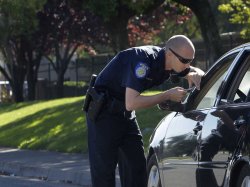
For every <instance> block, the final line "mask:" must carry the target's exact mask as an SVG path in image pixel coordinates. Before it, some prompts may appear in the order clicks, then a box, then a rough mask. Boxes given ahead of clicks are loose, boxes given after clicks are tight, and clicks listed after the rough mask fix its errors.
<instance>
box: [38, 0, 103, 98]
mask: <svg viewBox="0 0 250 187" xmlns="http://www.w3.org/2000/svg"><path fill="white" fill-rule="evenodd" d="M39 16H40V23H41V28H43V32H45V33H48V42H47V47H46V48H47V49H48V51H47V52H46V55H45V56H46V58H47V59H48V60H49V61H50V63H51V64H52V67H53V68H54V70H55V71H56V73H57V84H56V85H57V97H63V81H64V74H65V72H66V70H67V68H68V65H69V63H70V61H71V58H72V56H73V55H74V53H75V52H76V50H77V49H78V48H79V47H80V46H81V47H82V48H84V49H86V50H91V49H92V46H93V45H94V44H95V43H104V42H108V35H107V34H106V32H105V30H104V28H103V27H102V24H101V22H100V20H99V19H98V17H96V16H94V15H93V14H92V13H91V12H89V11H87V10H85V9H84V8H83V3H82V2H81V1H77V0H73V1H68V0H48V1H47V3H46V5H45V6H44V9H43V10H42V11H41V12H40V13H39Z"/></svg>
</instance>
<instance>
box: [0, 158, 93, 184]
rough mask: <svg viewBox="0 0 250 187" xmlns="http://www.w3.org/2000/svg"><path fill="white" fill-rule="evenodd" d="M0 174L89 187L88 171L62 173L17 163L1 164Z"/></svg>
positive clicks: (57, 170) (56, 170)
mask: <svg viewBox="0 0 250 187" xmlns="http://www.w3.org/2000/svg"><path fill="white" fill-rule="evenodd" d="M0 172H1V173H3V174H5V175H13V176H23V177H31V178H38V179H41V180H48V181H61V182H65V183H69V184H76V185H82V186H84V187H91V179H90V177H89V176H88V175H89V171H86V172H77V171H73V172H72V171H66V169H65V170H64V171H62V170H59V169H51V168H40V167H34V166H29V165H25V164H22V163H19V162H1V161H0Z"/></svg>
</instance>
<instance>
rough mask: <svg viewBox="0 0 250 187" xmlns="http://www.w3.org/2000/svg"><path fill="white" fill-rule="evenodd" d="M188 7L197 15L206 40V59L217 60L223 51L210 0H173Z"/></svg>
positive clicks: (211, 61)
mask: <svg viewBox="0 0 250 187" xmlns="http://www.w3.org/2000/svg"><path fill="white" fill-rule="evenodd" d="M173 1H175V2H177V3H180V4H182V5H184V6H186V7H189V8H190V9H191V10H192V12H193V13H194V14H195V15H196V17H197V20H198V22H199V25H200V29H201V34H202V37H203V40H204V44H205V49H206V59H208V61H209V62H210V63H213V62H215V60H216V59H217V58H219V57H220V56H221V55H222V53H223V51H222V45H221V39H220V34H219V29H218V26H217V23H216V20H215V17H214V14H213V11H212V9H211V6H210V3H209V1H208V0H190V1H186V0H173Z"/></svg>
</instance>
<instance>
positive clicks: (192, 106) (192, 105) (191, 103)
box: [185, 48, 243, 112]
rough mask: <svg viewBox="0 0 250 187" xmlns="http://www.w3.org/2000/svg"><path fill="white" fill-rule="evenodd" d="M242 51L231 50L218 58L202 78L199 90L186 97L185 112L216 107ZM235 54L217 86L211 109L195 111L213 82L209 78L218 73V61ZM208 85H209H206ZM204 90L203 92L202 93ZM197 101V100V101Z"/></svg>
mask: <svg viewBox="0 0 250 187" xmlns="http://www.w3.org/2000/svg"><path fill="white" fill-rule="evenodd" d="M242 49H243V48H238V49H235V50H231V51H229V52H227V53H226V54H224V55H223V56H222V57H220V58H219V59H218V60H217V61H216V62H215V63H214V65H213V66H212V67H210V68H209V70H208V71H207V72H206V74H205V75H204V77H203V80H202V82H201V90H200V91H199V90H197V89H195V90H194V91H193V92H192V93H191V94H190V95H189V97H188V100H187V106H186V110H185V112H187V111H190V110H205V109H209V108H212V107H214V106H216V103H217V101H218V99H219V98H220V97H219V96H220V92H221V91H222V90H223V87H224V85H225V82H226V81H227V80H228V77H229V76H228V75H229V74H230V72H231V71H232V70H233V68H234V65H235V63H237V61H238V60H239V58H240V56H241V54H242ZM234 54H236V56H235V58H234V60H233V61H232V63H231V65H230V66H229V68H228V70H227V73H226V75H225V77H224V79H223V81H222V84H221V85H220V86H219V88H218V91H217V93H216V98H215V100H214V103H213V105H212V106H211V107H209V108H200V109H197V107H198V105H199V103H200V102H201V101H202V99H203V98H204V96H205V95H206V94H207V92H208V91H209V89H210V88H211V87H212V86H213V84H214V82H213V81H212V80H211V77H213V74H214V72H215V71H216V72H218V71H219V68H220V65H218V63H219V62H220V61H223V60H225V59H226V58H228V57H229V56H231V55H234ZM208 84H209V85H208ZM204 89H205V91H203V90H204ZM197 99H198V100H197Z"/></svg>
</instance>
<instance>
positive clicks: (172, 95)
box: [166, 87, 187, 102]
mask: <svg viewBox="0 0 250 187" xmlns="http://www.w3.org/2000/svg"><path fill="white" fill-rule="evenodd" d="M166 94H167V96H168V99H169V100H171V101H175V102H181V101H182V98H183V97H184V96H185V95H186V94H187V91H186V90H185V89H184V88H181V87H175V88H171V89H169V90H167V91H166Z"/></svg>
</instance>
